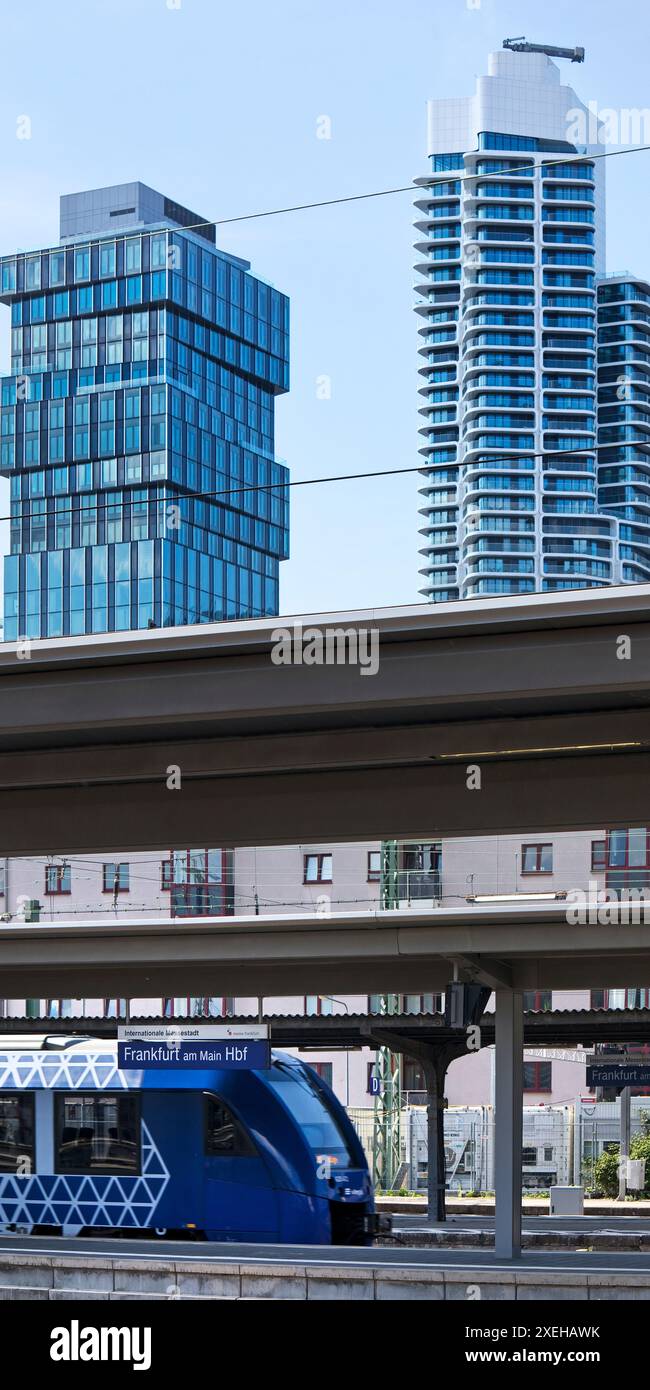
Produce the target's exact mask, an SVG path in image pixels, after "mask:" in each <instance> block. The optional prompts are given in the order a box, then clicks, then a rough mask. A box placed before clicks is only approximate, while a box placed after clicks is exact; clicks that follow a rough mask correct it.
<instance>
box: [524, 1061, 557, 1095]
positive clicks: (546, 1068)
mask: <svg viewBox="0 0 650 1390" xmlns="http://www.w3.org/2000/svg"><path fill="white" fill-rule="evenodd" d="M552 1077H553V1068H552V1063H551V1062H524V1091H543V1092H549V1091H551V1090H552V1084H551V1083H552Z"/></svg>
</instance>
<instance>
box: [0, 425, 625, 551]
mask: <svg viewBox="0 0 650 1390" xmlns="http://www.w3.org/2000/svg"><path fill="white" fill-rule="evenodd" d="M637 445H645V447H646V448H648V447H650V442H649V441H648V439H647V438H646V437H645V436H642V437H640V438H639V439H631V440H629V439H628V440H625V441H624V443H623V444H621V445H618V446H617V445H614V444H592V445H585V447H584V448H582V449H539V450H532V449H523V450H522V451H521V454H517V455H514V456H511V455H505V456H504V455H503V454H480V455H479V457H478V458H475V459H470V460H469V461H468V460H467V459H463V460H454V459H450V460H448V462H447V464H446V465H445V466H446V467H452V468H453V467H463V468H465V469H467V468H473V467H478V466H479V465H480V466H481V467H482V466H483V465H484V464H486V463H487V464H491V465H494V464H498V465H499V466H500V467H502V468H512V467H516V465H517V463H520V462H521V461H522V460H525V459H546V460H553V459H558V458H569V459H576V458H582V457H583V456H585V457H586V456H588V455H590V454H598V453H600V451H601V450H605V449H612V448H616V447H620V448H626V449H633V448H635V447H636V446H637ZM435 466H436V465H435V464H428V463H426V461H425V462H423V463H417V464H411V465H409V466H408V467H407V468H375V469H369V470H367V471H365V472H362V473H334V474H327V475H325V476H323V477H320V478H293V479H291V480H287V482H282V483H250V484H249V485H242V486H241V487H235V488H225V489H219V490H218V491H214V492H213V491H208V492H182V493H181V492H176V493H172V495H171V497H147V498H146V499H145V500H144V501H137V500H136V499H133V498H128V497H125V498H123V499H122V500H120V501H119V502H110V501H109V500H108V493H103V492H102V493H100V494H99V495H98V497H97V500H96V501H95V502H94V503H93V504H92V506H84V505H83V495H82V494H81V493H79V494H75V495H76V496H78V497H79V506H78V507H74V508H73V507H72V505H70V507H69V508H66V509H65V512H60V513H58V518H61V517H62V516H65V515H66V514H67V513H68V512H70V513H73V512H74V513H77V512H79V513H81V512H95V511H97V512H99V511H100V509H103V510H108V508H109V507H113V508H116V509H119V510H120V511H121V510H123V509H124V508H126V507H145V506H146V507H148V506H161V505H164V504H167V505H174V499H178V500H180V501H194V500H196V501H207V500H210V499H215V498H219V497H244V496H245V495H246V494H247V493H249V492H251V493H252V492H270V493H273V492H274V491H275V490H276V489H288V488H298V487H315V486H319V485H320V484H321V483H348V482H359V481H364V480H365V479H367V478H393V477H400V476H401V475H403V474H405V473H429V472H430V470H431V469H432V468H434V467H435ZM126 486H128V487H131V486H133V487H136V486H137V487H140V488H141V487H142V486H143V485H142V484H141V483H140V484H126ZM159 486H161V487H165V488H168V487H172V488H173V487H179V486H180V484H177V483H174V482H173V481H172V482H169V481H161V483H160V484H159ZM58 495H59V494H54V493H51V494H49V496H48V497H46V498H23V499H21V500H22V502H35V501H45V502H48V501H50V500H52V499H54V498H55V496H58ZM61 495H63V496H65V498H66V500H70V502H71V501H72V499H71V495H70V494H69V493H67V494H61ZM33 515H34V513H32V512H31V511H23V512H21V513H20V517H21V518H22V519H23V520H28V521H29V520H31V519H32V516H33ZM37 515H38V516H40V517H41V518H43V519H48V518H47V517H46V514H45V513H43V512H39V513H37ZM50 519H52V520H54V521H56V520H57V514H53V516H52V517H51V518H50ZM15 520H17V517H16V516H12V515H11V514H9V515H8V516H0V521H15ZM186 524H188V525H196V524H197V523H196V522H189V521H188V522H187V523H186ZM170 529H172V528H171V527H170ZM173 529H176V528H173Z"/></svg>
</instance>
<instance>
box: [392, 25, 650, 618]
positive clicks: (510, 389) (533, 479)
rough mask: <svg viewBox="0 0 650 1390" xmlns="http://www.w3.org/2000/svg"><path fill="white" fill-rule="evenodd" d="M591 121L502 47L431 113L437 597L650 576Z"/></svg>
mask: <svg viewBox="0 0 650 1390" xmlns="http://www.w3.org/2000/svg"><path fill="white" fill-rule="evenodd" d="M593 124H594V122H593V116H592V115H590V113H589V112H588V111H587V110H586V108H585V107H584V106H583V105H582V103H581V102H580V101H579V99H578V97H577V96H576V94H575V92H574V91H573V90H572V89H571V88H570V87H568V86H565V85H563V84H562V82H561V81H560V73H559V70H558V68H557V67H556V65H555V64H554V63H553V62H552V61H551V60H550V58H548V57H547V56H546V55H544V54H532V53H515V52H510V51H506V50H503V51H501V52H498V53H493V54H491V55H490V60H489V72H488V76H487V77H481V78H479V80H478V83H477V88H476V93H475V95H474V96H472V97H467V98H461V99H458V100H456V99H454V100H438V101H432V102H431V103H430V104H429V142H428V149H429V157H430V165H431V171H430V173H429V175H427V176H426V177H424V178H421V179H418V180H417V183H418V185H419V186H420V190H421V191H420V194H419V197H418V200H417V204H416V206H417V208H418V220H417V222H416V227H417V231H418V241H417V243H416V250H417V252H418V254H419V257H420V259H419V262H418V265H417V267H416V269H417V270H418V272H419V274H420V277H421V278H420V282H419V284H418V292H419V295H420V299H421V302H420V303H419V305H418V313H419V315H420V316H421V327H420V337H421V347H420V356H421V359H422V363H421V368H420V374H421V377H422V386H421V395H422V397H423V405H422V409H421V414H422V417H423V425H422V428H421V431H420V433H421V435H422V447H421V451H420V452H421V453H422V455H423V458H424V463H423V472H424V474H425V481H424V485H423V487H422V489H421V494H422V498H423V504H422V508H421V512H422V515H423V518H424V523H423V527H422V534H423V536H424V545H423V548H422V554H423V556H424V560H425V564H424V568H423V570H422V573H423V575H424V588H423V591H422V592H423V593H424V594H425V595H426V597H427V598H429V599H431V600H432V601H442V600H446V599H457V598H463V599H466V598H467V599H471V598H474V597H481V596H484V595H490V594H525V593H532V592H535V591H543V590H553V589H566V588H588V587H593V586H596V585H602V584H612V583H617V582H620V581H621V580H623V579H637V580H638V579H644V578H645V579H647V578H649V577H650V550H649V549H648V541H649V539H650V532H645V533H643V525H642V518H641V512H642V509H643V502H642V501H639V497H638V491H639V490H638V489H637V490H636V493H637V495H636V497H635V508H634V509H633V508H631V507H629V506H627V505H626V504H627V503H628V502H629V501H630V489H629V488H627V487H626V484H627V482H628V481H632V476H631V474H630V473H628V465H629V466H630V467H631V469H632V472H633V473H634V474H635V478H638V472H637V471H636V470H637V469H639V468H642V465H640V464H639V463H638V458H639V454H640V455H641V456H642V455H643V449H641V450H640V451H639V449H638V447H637V448H636V449H635V448H634V447H633V446H632V444H631V442H628V441H631V440H632V438H634V439H635V440H636V439H638V437H639V436H638V432H636V424H637V417H638V413H639V410H640V409H643V407H642V406H639V405H638V397H639V394H640V393H641V388H639V387H638V384H637V383H636V379H635V384H634V385H632V384H630V385H629V387H627V386H626V388H625V389H626V390H627V389H629V391H630V398H629V403H627V402H625V401H623V398H622V391H621V383H620V381H618V382H616V381H615V380H613V378H612V370H613V371H614V374H615V377H621V378H622V377H623V376H624V375H625V372H626V370H628V369H629V368H632V369H633V370H634V372H636V364H637V355H636V348H637V347H638V342H637V339H636V338H635V337H634V325H633V324H632V321H631V320H632V316H633V313H634V309H635V303H634V302H633V296H632V295H631V290H632V288H633V287H632V286H630V285H628V286H627V290H629V291H630V294H627V293H626V294H625V295H624V294H622V293H621V295H619V294H618V292H617V291H616V292H615V291H614V290H612V289H611V287H610V288H608V286H609V285H610V282H607V281H606V282H604V284H603V285H602V287H601V289H600V291H599V296H598V298H599V300H600V311H599V308H598V300H597V286H598V284H599V283H600V281H601V278H602V277H603V275H604V269H605V225H604V211H605V209H604V192H605V188H604V185H605V162H604V161H603V160H602V159H601V158H599V155H600V154H602V153H603V151H602V149H601V148H600V146H599V145H598V144H592V145H584V144H578V143H577V142H576V139H575V131H576V129H577V128H579V127H580V126H581V125H582V126H583V127H584V131H585V133H590V134H591V133H592V127H593ZM566 161H570V162H566ZM642 288H643V287H642V286H640V287H639V289H640V291H641V290H642ZM641 307H642V303H641V302H640V303H638V304H637V305H636V308H637V309H640V308H641ZM599 322H600V325H601V327H600V344H601V347H602V359H599V357H598V352H599V344H598V324H599ZM633 337H634V341H633ZM599 360H602V363H603V373H602V376H601V380H602V388H601V390H600V399H601V401H602V409H603V414H602V429H600V420H599V417H598V395H597V390H598V383H597V367H598V361H599ZM612 384H613V390H614V393H616V391H618V392H619V394H618V396H616V395H615V396H614V404H613V405H612V404H611V402H610V397H611V389H610V387H611V385H612ZM633 394H634V396H635V399H634V403H632V395H633ZM633 417H634V418H633ZM610 440H611V443H612V447H611V449H610V447H609V442H610ZM603 442H606V443H607V445H608V447H607V449H605V448H603V449H601V448H600V445H601V444H602V443H603ZM614 465H616V466H614ZM643 471H644V477H645V474H646V472H647V469H645V468H644V469H643ZM614 484H616V486H614ZM633 510H634V516H632V511H633ZM624 520H625V522H626V523H627V522H628V521H632V520H635V521H636V522H637V526H636V527H634V528H633V527H629V526H628V527H627V528H626V531H627V533H626V534H622V533H621V532H620V530H619V528H620V526H621V525H622V524H623V521H624ZM632 531H634V534H632ZM643 536H644V537H645V547H646V548H645V551H644V549H643V544H644V539H643ZM623 541H624V544H623Z"/></svg>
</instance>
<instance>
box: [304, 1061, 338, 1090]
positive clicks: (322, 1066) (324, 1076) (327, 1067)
mask: <svg viewBox="0 0 650 1390" xmlns="http://www.w3.org/2000/svg"><path fill="white" fill-rule="evenodd" d="M307 1065H308V1066H309V1067H311V1069H312V1071H315V1072H316V1075H317V1076H320V1078H321V1080H322V1081H324V1082H325V1083H326V1085H328V1086H331V1085H332V1070H333V1064H332V1062H308V1063H307Z"/></svg>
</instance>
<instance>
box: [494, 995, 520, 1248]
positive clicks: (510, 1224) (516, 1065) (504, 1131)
mask: <svg viewBox="0 0 650 1390" xmlns="http://www.w3.org/2000/svg"><path fill="white" fill-rule="evenodd" d="M495 1065H496V1084H495V1137H494V1171H495V1198H496V1202H495V1233H494V1249H495V1254H496V1255H498V1256H501V1257H502V1258H503V1259H509V1260H511V1259H516V1258H517V1257H518V1256H519V1255H521V1141H522V1125H523V1096H524V1088H523V1083H524V1012H523V996H522V995H521V994H520V993H518V992H516V991H515V990H505V989H498V990H497V991H496V1057H495Z"/></svg>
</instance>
